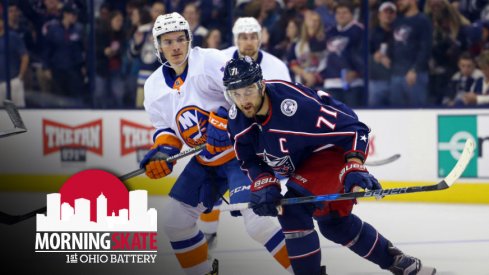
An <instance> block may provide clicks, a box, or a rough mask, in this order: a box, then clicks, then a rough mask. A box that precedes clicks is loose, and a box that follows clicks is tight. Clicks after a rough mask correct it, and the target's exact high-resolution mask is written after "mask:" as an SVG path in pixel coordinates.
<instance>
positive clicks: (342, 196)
mask: <svg viewBox="0 0 489 275" xmlns="http://www.w3.org/2000/svg"><path fill="white" fill-rule="evenodd" d="M474 148H475V142H474V140H473V139H467V141H466V142H465V147H464V150H463V152H462V155H461V156H460V158H459V159H458V161H457V163H456V164H455V166H454V167H453V169H452V171H450V173H449V174H448V175H447V176H446V177H445V178H444V179H443V180H442V181H440V182H438V183H437V184H434V185H427V186H412V187H401V188H392V189H379V190H368V191H362V192H352V193H337V194H327V195H319V196H308V197H298V198H287V199H281V200H280V204H279V205H278V207H279V208H280V205H289V204H299V203H310V202H320V201H339V200H353V199H357V198H368V197H384V196H390V195H400V194H408V193H418V192H427V191H439V190H444V189H447V188H450V186H452V185H453V184H454V183H455V181H457V180H458V178H459V177H460V176H461V175H462V173H463V172H464V171H465V168H467V165H468V164H469V161H470V159H471V158H472V154H473V153H474ZM248 208H250V206H249V204H248V203H236V204H230V205H223V206H221V208H220V209H219V210H220V211H235V210H244V209H248ZM279 212H280V211H279Z"/></svg>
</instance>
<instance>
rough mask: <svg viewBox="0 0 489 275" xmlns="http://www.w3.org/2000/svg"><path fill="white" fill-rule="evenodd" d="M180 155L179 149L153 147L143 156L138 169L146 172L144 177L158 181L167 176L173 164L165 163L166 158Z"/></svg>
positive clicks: (160, 146) (165, 146)
mask: <svg viewBox="0 0 489 275" xmlns="http://www.w3.org/2000/svg"><path fill="white" fill-rule="evenodd" d="M178 153H180V149H178V148H176V147H173V146H170V145H156V144H155V145H153V147H151V150H149V152H148V153H147V154H146V155H145V156H144V158H143V160H141V162H140V163H139V167H140V168H144V169H145V170H146V176H148V177H149V178H151V179H159V178H163V177H166V176H168V175H169V174H170V173H171V172H172V170H173V165H174V164H175V163H176V161H174V162H167V161H165V159H166V158H168V157H171V156H173V155H175V154H178Z"/></svg>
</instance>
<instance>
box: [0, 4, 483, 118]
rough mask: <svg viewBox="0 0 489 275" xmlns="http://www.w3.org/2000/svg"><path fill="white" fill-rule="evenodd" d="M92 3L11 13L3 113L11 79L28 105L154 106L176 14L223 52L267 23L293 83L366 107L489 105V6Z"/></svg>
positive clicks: (268, 39) (2, 27)
mask: <svg viewBox="0 0 489 275" xmlns="http://www.w3.org/2000/svg"><path fill="white" fill-rule="evenodd" d="M90 2H91V1H84V0H16V1H15V0H10V1H9V6H8V7H3V6H2V7H1V10H2V14H3V13H4V12H5V11H8V22H4V19H3V17H2V18H0V82H1V83H0V104H2V103H1V102H3V99H4V98H5V97H6V90H7V83H6V79H10V85H9V86H10V90H11V98H12V99H13V100H14V101H15V102H16V103H17V105H19V106H21V107H24V106H25V107H28V108H47V107H70V108H73V107H74V108H101V109H105V108H142V103H143V85H144V81H145V80H146V78H147V77H148V76H149V75H150V74H151V73H152V72H153V71H154V70H155V69H156V68H158V67H159V66H160V65H161V63H160V61H159V60H158V58H157V56H156V55H155V49H154V43H153V37H152V34H151V31H152V25H153V22H154V20H155V19H156V17H157V16H158V15H160V14H164V13H169V12H173V11H176V12H179V13H180V14H182V15H183V16H184V17H185V18H186V19H187V21H188V22H189V24H190V27H191V29H192V32H193V46H199V47H209V48H217V49H225V48H227V47H229V46H232V45H233V38H232V33H231V28H232V24H233V22H234V21H235V20H236V19H237V18H239V17H255V18H256V19H257V20H258V22H259V23H260V24H261V25H262V29H263V31H262V33H261V39H262V44H261V48H262V49H263V50H265V51H267V52H269V53H271V54H273V55H275V56H276V57H278V58H279V59H281V60H282V61H283V62H284V63H286V64H287V67H288V68H289V71H290V75H291V79H292V80H293V81H297V82H301V83H303V84H305V85H307V86H311V87H314V88H317V89H323V90H325V91H328V92H329V93H330V94H332V95H333V96H334V97H337V98H339V99H340V100H342V101H344V102H346V103H347V104H349V105H351V106H353V107H355V108H365V107H374V108H386V107H387V108H389V107H395V108H398V107H408V108H412V107H464V106H489V0H391V1H386V0H369V1H366V2H365V1H361V0H234V1H228V0H193V1H192V0H160V1H158V0H153V1H152V0H125V1H124V0H93V3H94V7H91V6H89V5H88V3H90ZM366 3H368V4H366ZM366 7H368V8H366ZM92 8H93V10H94V14H93V13H91V12H90V10H91V9H92ZM92 15H93V16H92ZM365 22H368V26H365V24H364V23H365ZM7 26H8V39H7V40H8V43H9V48H8V49H6V48H5V40H6V38H7V37H6V33H7V32H6V27H7ZM91 26H94V28H91ZM92 30H93V32H92ZM366 41H368V43H365V42H366ZM7 62H8V64H9V66H8V72H7V66H5V64H6V63H7Z"/></svg>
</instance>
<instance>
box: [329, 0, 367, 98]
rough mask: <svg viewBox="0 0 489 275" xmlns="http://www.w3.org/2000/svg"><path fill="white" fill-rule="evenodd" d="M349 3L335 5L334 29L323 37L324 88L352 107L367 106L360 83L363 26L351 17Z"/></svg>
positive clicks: (361, 79)
mask: <svg viewBox="0 0 489 275" xmlns="http://www.w3.org/2000/svg"><path fill="white" fill-rule="evenodd" d="M353 9H354V7H353V5H351V4H350V2H348V1H342V2H339V3H338V4H337V5H336V10H335V15H336V23H337V25H336V27H334V28H332V29H331V30H330V31H329V32H328V33H327V34H326V37H327V38H326V40H327V42H326V43H327V51H328V57H327V63H326V68H325V69H324V70H323V71H321V78H322V79H324V83H323V86H324V88H325V89H326V90H327V91H328V92H329V93H330V94H332V95H333V96H334V97H335V98H337V99H338V100H340V101H343V102H345V103H346V104H347V105H349V106H352V107H359V106H363V105H365V103H366V99H367V98H366V97H367V95H366V93H365V89H364V86H363V85H364V84H363V72H364V60H363V46H364V45H363V44H364V43H363V31H364V30H363V25H361V24H360V23H358V22H357V21H356V20H355V19H354V18H353Z"/></svg>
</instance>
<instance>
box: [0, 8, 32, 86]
mask: <svg viewBox="0 0 489 275" xmlns="http://www.w3.org/2000/svg"><path fill="white" fill-rule="evenodd" d="M8 26H9V28H10V31H13V32H16V33H17V34H18V35H19V37H20V39H22V41H23V42H24V44H25V48H26V49H27V54H28V55H29V63H30V62H31V58H30V56H31V55H32V51H35V49H34V48H35V40H34V37H35V35H34V32H33V26H32V25H31V24H30V23H29V22H28V21H27V20H26V19H25V18H24V17H23V16H22V11H21V10H20V9H19V7H18V5H17V2H14V1H9V3H8ZM0 43H1V42H0ZM0 66H1V65H0ZM23 80H24V88H25V90H27V91H28V90H32V88H33V86H34V82H33V80H34V77H33V73H32V71H31V70H30V67H29V65H28V68H27V70H26V72H25V75H24V78H23Z"/></svg>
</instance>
